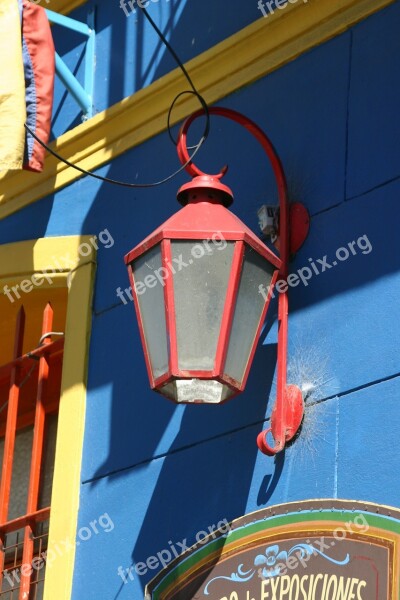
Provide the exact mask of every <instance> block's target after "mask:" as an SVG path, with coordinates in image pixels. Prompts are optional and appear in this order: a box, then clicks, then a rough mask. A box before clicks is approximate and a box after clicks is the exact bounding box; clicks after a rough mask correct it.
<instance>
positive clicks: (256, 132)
mask: <svg viewBox="0 0 400 600" xmlns="http://www.w3.org/2000/svg"><path fill="white" fill-rule="evenodd" d="M209 112H210V114H213V115H218V116H220V117H226V118H227V119H231V120H232V121H235V122H236V123H239V125H242V126H243V127H245V128H246V129H247V131H249V132H250V133H251V134H252V135H253V136H254V137H255V138H256V139H257V140H258V141H259V142H260V144H261V146H262V147H263V149H264V151H265V153H266V154H267V156H268V158H269V160H270V163H271V166H272V169H273V171H274V175H275V179H276V182H277V186H278V195H279V208H280V212H279V238H280V245H279V247H280V250H279V251H280V258H281V261H282V267H281V272H280V275H281V278H282V279H285V280H286V278H287V276H288V262H289V243H290V240H289V201H288V194H287V184H286V177H285V173H284V171H283V167H282V163H281V161H280V158H279V156H278V154H277V152H276V150H275V148H274V146H273V144H272V142H271V141H270V139H269V138H268V137H267V135H266V134H265V133H264V132H263V131H262V130H261V129H260V128H259V127H258V125H256V124H255V123H254V122H253V121H251V120H250V119H248V118H247V117H245V116H244V115H242V114H241V113H239V112H237V111H235V110H231V109H229V108H222V107H211V108H209ZM203 114H204V111H202V110H199V111H197V112H195V113H193V114H192V115H191V116H190V117H188V118H187V119H186V121H185V122H184V124H183V125H182V127H181V129H180V132H179V136H178V145H177V151H178V156H179V159H180V161H181V163H182V164H185V163H186V162H187V161H188V160H189V153H188V150H187V133H188V130H189V128H190V126H191V124H192V123H193V121H195V120H196V119H197V118H198V117H200V116H201V115H203ZM186 171H188V173H189V174H190V175H191V176H192V177H195V176H198V175H205V173H203V172H202V171H200V169H198V168H197V167H196V165H195V164H194V163H192V162H190V163H189V164H188V165H187V167H186ZM225 172H226V167H225V168H224V169H222V170H221V171H220V173H218V174H217V175H213V177H216V178H218V179H220V178H221V177H223V175H224V174H225ZM278 302H279V305H278V357H277V398H276V404H275V407H274V413H275V415H274V423H275V426H274V427H273V434H274V438H275V446H274V447H273V448H272V447H271V446H270V445H269V444H268V442H267V440H266V436H267V434H268V433H269V432H270V431H271V429H269V430H268V431H263V432H262V433H260V435H259V436H258V438H257V444H258V447H259V449H260V450H261V451H262V452H264V453H265V454H268V455H274V454H277V453H278V452H280V451H281V450H283V448H284V447H285V443H286V439H287V435H286V429H287V425H286V413H287V408H286V407H285V401H287V400H288V390H287V348H288V307H289V303H288V292H287V291H286V292H283V293H280V294H279V300H278ZM291 387H292V386H291Z"/></svg>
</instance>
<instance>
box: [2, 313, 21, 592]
mask: <svg viewBox="0 0 400 600" xmlns="http://www.w3.org/2000/svg"><path fill="white" fill-rule="evenodd" d="M24 330H25V311H24V307H23V306H21V308H20V309H19V311H18V315H17V323H16V328H15V338H14V352H13V358H14V359H16V358H17V357H18V356H21V354H22V349H23V342H24ZM19 371H20V369H19V366H18V365H15V366H14V367H13V369H12V371H11V379H10V391H9V395H8V409H7V426H6V434H5V438H4V454H3V466H2V471H1V485H0V527H1V525H3V524H4V523H5V522H6V521H7V516H8V507H9V503H10V490H11V478H12V467H13V459H14V447H15V432H16V426H17V416H18V401H19V391H20V390H19V381H20V372H19ZM1 543H2V546H4V533H3V532H2V533H1ZM0 554H1V557H0V590H1V586H2V580H3V569H4V552H1V553H0Z"/></svg>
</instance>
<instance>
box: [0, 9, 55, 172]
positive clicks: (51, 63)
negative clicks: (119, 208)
mask: <svg viewBox="0 0 400 600" xmlns="http://www.w3.org/2000/svg"><path fill="white" fill-rule="evenodd" d="M21 33H22V35H21ZM0 57H1V65H0V170H1V171H5V170H18V169H22V168H24V169H26V170H29V171H36V172H40V171H42V169H43V162H44V156H45V150H44V148H42V146H41V145H40V144H39V143H38V142H36V140H35V139H34V138H33V137H32V136H31V135H30V134H29V133H27V132H26V130H25V128H24V124H25V123H26V124H27V125H28V126H29V127H30V129H32V131H34V132H35V133H36V134H37V135H38V137H40V138H41V139H42V140H43V141H44V142H47V141H48V139H49V136H50V129H51V115H52V110H53V93H54V76H55V54H54V44H53V38H52V35H51V30H50V24H49V22H48V19H47V16H46V12H45V9H44V8H43V7H41V6H37V5H36V4H33V3H31V2H29V0H0Z"/></svg>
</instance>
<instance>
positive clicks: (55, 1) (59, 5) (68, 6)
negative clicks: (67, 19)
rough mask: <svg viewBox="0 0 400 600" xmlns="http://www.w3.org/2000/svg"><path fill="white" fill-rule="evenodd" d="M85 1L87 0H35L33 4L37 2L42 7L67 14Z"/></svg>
mask: <svg viewBox="0 0 400 600" xmlns="http://www.w3.org/2000/svg"><path fill="white" fill-rule="evenodd" d="M85 2H87V0H40V2H35V4H39V5H40V6H43V8H49V9H50V10H54V12H58V13H61V14H63V15H67V14H68V13H70V12H71V11H72V10H74V9H75V8H78V6H80V5H81V4H85Z"/></svg>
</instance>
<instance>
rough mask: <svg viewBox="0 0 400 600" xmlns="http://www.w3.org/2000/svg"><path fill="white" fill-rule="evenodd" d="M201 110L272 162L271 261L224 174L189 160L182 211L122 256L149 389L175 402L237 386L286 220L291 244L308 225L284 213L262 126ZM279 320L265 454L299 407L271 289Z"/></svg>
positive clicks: (292, 423) (279, 269)
mask: <svg viewBox="0 0 400 600" xmlns="http://www.w3.org/2000/svg"><path fill="white" fill-rule="evenodd" d="M209 112H210V113H211V114H217V115H220V116H224V117H227V118H229V119H232V120H234V121H236V122H238V123H240V124H241V125H243V126H244V127H246V129H248V130H249V131H250V132H251V133H252V134H253V135H254V136H255V137H256V138H257V139H258V140H259V141H260V143H261V144H262V146H263V148H264V150H265V152H266V153H267V155H268V157H269V159H270V161H271V164H272V167H273V170H274V173H275V176H276V179H277V183H278V190H279V198H280V211H279V249H280V257H279V258H278V257H277V256H276V255H275V254H274V253H273V252H272V251H271V250H270V249H269V248H268V247H267V246H265V244H263V243H262V242H261V241H260V240H259V239H258V238H257V236H256V235H254V233H253V232H252V231H251V230H250V229H249V228H248V227H246V225H244V223H242V221H240V219H238V217H236V216H235V215H234V214H233V213H231V212H230V211H229V210H228V208H227V207H228V206H229V205H230V204H231V203H232V200H233V194H232V192H231V190H230V189H229V188H228V187H227V186H225V185H224V184H222V183H221V181H220V179H221V178H222V176H223V175H224V172H225V171H222V172H221V173H219V174H218V175H207V174H205V173H203V172H202V171H200V170H199V169H198V168H197V167H196V166H195V165H194V164H193V163H192V162H190V163H189V164H188V166H187V167H186V170H187V171H188V172H189V173H190V174H191V175H192V177H193V180H192V181H191V182H190V183H187V184H185V185H184V186H182V187H181V189H180V190H179V192H178V200H179V202H180V203H181V204H182V205H183V208H182V209H181V210H180V211H179V212H177V213H176V214H175V215H173V216H172V217H171V218H170V219H168V220H167V221H166V222H165V223H164V224H163V225H161V226H160V227H159V228H158V229H156V231H154V232H153V233H152V234H151V235H149V236H148V237H147V238H146V239H145V240H144V241H143V242H142V243H140V244H139V245H138V246H136V247H135V248H134V249H133V250H131V251H130V252H129V253H128V254H127V255H126V256H125V263H126V265H127V266H128V271H129V277H130V281H131V286H132V293H133V297H134V302H135V309H136V315H137V319H138V323H139V330H140V336H141V340H142V345H143V350H144V355H145V360H146V366H147V371H148V375H149V379H150V385H151V387H152V388H153V389H154V390H155V391H157V392H159V393H161V394H162V395H164V396H166V397H167V398H169V399H170V400H173V401H174V402H177V403H212V404H220V403H223V402H226V401H227V400H229V399H230V398H232V397H233V396H235V395H236V394H238V393H240V392H242V391H243V390H244V388H245V386H246V381H247V377H248V374H249V371H250V367H251V363H252V360H253V356H254V353H255V350H256V346H257V341H258V338H259V335H260V332H261V328H262V325H263V322H264V319H265V315H266V312H267V309H268V305H269V301H270V297H271V293H272V289H273V286H274V285H275V282H276V280H277V278H278V275H280V276H281V277H282V278H284V279H286V278H287V275H288V258H289V252H290V250H291V249H293V248H291V246H290V236H289V225H290V224H291V226H293V225H294V223H293V219H290V216H291V215H293V217H294V218H295V220H296V221H297V222H298V226H297V227H296V233H297V235H296V244H295V245H296V249H297V248H298V247H299V245H301V243H302V242H303V241H304V239H305V237H306V235H307V231H308V215H307V213H306V211H305V209H304V208H303V207H302V206H301V205H298V204H296V205H295V209H296V210H294V211H291V210H290V209H289V204H288V200H287V190H286V181H285V176H284V173H283V169H282V166H281V163H280V160H279V158H278V156H277V154H276V152H275V150H274V148H273V146H272V144H271V142H270V141H269V139H268V138H267V136H266V135H265V134H264V133H263V131H262V130H261V129H259V127H258V126H257V125H256V124H255V123H253V122H252V121H250V120H249V119H247V118H246V117H244V116H243V115H241V114H240V113H237V112H236V111H233V110H230V109H224V108H219V107H213V108H210V109H209ZM202 114H203V111H198V112H197V113H195V114H193V115H192V116H191V117H189V118H188V119H187V120H186V121H185V123H184V124H183V126H182V128H181V131H180V134H179V143H178V155H179V158H180V160H181V162H182V164H185V163H186V162H187V161H188V160H189V155H188V151H187V146H186V138H187V132H188V130H189V127H190V125H191V124H192V122H193V121H194V120H195V119H196V118H197V117H198V116H200V115H202ZM304 211H305V212H304ZM289 213H290V214H289ZM290 221H292V222H291V223H290ZM299 224H300V225H301V227H300V226H299ZM300 229H301V231H300V232H299V230H300ZM267 288H268V289H269V293H268V294H261V293H260V290H263V289H267ZM278 320H279V333H278V365H277V368H278V371H277V382H278V383H277V402H276V405H275V408H274V411H273V415H272V418H271V429H270V430H268V431H267V432H263V433H262V434H260V435H259V437H258V440H257V443H258V445H259V448H260V450H262V451H263V452H265V453H266V454H276V453H277V452H279V451H280V450H282V449H283V448H284V446H285V443H286V442H287V441H289V440H290V439H291V438H293V436H294V435H295V434H296V432H297V430H298V428H299V426H300V424H301V421H302V417H303V411H304V407H303V399H302V394H301V391H300V389H299V388H297V387H296V386H288V385H287V383H286V370H287V368H286V363H287V325H288V298H287V292H284V293H282V294H280V295H279V314H278ZM269 431H272V435H273V437H274V439H275V446H274V447H273V448H272V447H271V446H270V445H269V443H268V441H267V439H266V435H267V434H268V433H269Z"/></svg>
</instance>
